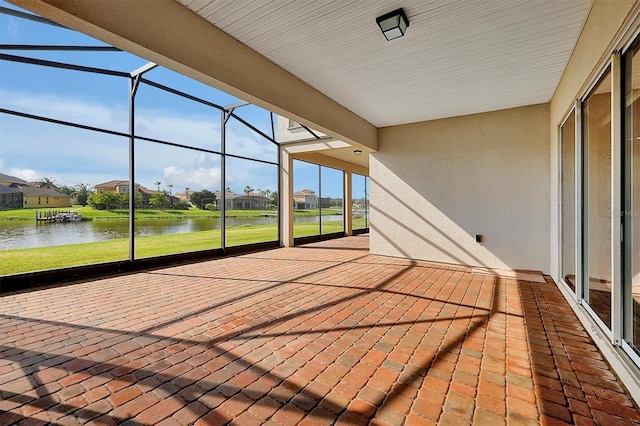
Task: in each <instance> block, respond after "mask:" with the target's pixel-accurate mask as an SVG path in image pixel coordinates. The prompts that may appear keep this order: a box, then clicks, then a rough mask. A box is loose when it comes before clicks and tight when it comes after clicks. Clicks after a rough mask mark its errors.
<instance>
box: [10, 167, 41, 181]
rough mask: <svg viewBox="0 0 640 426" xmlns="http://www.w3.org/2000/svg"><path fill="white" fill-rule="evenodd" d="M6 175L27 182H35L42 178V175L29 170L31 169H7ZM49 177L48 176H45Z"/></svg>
mask: <svg viewBox="0 0 640 426" xmlns="http://www.w3.org/2000/svg"><path fill="white" fill-rule="evenodd" d="M7 174H8V175H9V176H15V177H17V178H20V179H24V180H26V181H27V182H35V181H36V180H38V179H40V178H41V177H42V175H41V174H40V173H38V172H36V171H35V170H31V169H14V168H12V169H9V170H8V172H7ZM47 177H49V176H47Z"/></svg>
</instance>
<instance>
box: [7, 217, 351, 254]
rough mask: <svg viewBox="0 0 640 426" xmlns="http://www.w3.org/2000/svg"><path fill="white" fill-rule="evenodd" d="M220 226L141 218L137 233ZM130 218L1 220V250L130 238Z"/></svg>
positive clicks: (209, 221)
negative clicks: (37, 221) (59, 220)
mask: <svg viewBox="0 0 640 426" xmlns="http://www.w3.org/2000/svg"><path fill="white" fill-rule="evenodd" d="M325 220H336V221H337V220H342V216H340V215H332V216H324V217H323V221H325ZM277 221H278V218H277V217H243V218H235V217H228V218H227V219H226V222H227V227H228V228H230V227H235V226H242V225H245V226H246V225H270V224H275V223H277ZM295 221H296V222H317V221H318V217H317V216H311V217H298V218H295ZM213 229H220V219H219V218H214V217H196V218H184V219H137V220H136V236H138V237H148V236H152V235H166V234H182V233H189V232H198V231H209V230H213ZM128 236H129V221H128V220H127V219H122V220H119V219H108V220H93V221H84V222H72V223H71V222H68V223H64V222H63V223H39V224H36V223H33V222H27V221H3V222H1V223H0V250H11V249H23V248H35V247H48V246H61V245H67V244H80V243H90V242H97V241H105V240H112V239H117V238H127V237H128Z"/></svg>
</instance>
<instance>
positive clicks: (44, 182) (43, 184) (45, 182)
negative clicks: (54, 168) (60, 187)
mask: <svg viewBox="0 0 640 426" xmlns="http://www.w3.org/2000/svg"><path fill="white" fill-rule="evenodd" d="M54 181H55V179H54V178H48V177H43V178H41V179H39V180H37V181H36V185H37V186H38V187H39V188H51V187H52V186H55V185H54V184H53V182H54Z"/></svg>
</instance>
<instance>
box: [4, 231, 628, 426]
mask: <svg viewBox="0 0 640 426" xmlns="http://www.w3.org/2000/svg"><path fill="white" fill-rule="evenodd" d="M368 242H369V241H368V237H367V236H356V237H349V238H343V239H339V240H332V241H327V242H322V243H315V244H310V245H307V246H304V247H297V248H286V249H277V250H271V251H264V252H258V253H252V254H247V255H240V256H234V257H229V258H224V259H217V260H211V261H206V262H200V263H193V264H185V265H179V266H168V267H165V268H159V269H154V270H148V271H143V272H138V273H132V274H127V275H119V276H112V277H101V278H96V279H86V280H83V281H80V282H78V283H75V284H73V285H65V286H50V287H44V288H40V289H38V290H33V291H24V292H16V293H8V294H4V295H2V297H0V398H1V399H0V413H2V414H0V424H2V425H9V424H14V423H15V424H38V423H43V424H44V423H48V422H54V423H57V424H78V423H87V422H91V423H93V424H114V423H122V422H127V421H128V422H129V424H162V425H185V424H237V425H253V424H274V425H275V424H280V425H293V424H309V425H314V424H334V423H336V424H344V425H351V424H368V423H371V424H391V425H401V424H409V425H412V424H416V425H422V424H425V425H426V424H441V425H446V424H454V425H460V424H467V423H474V424H478V425H482V424H490V425H492V426H495V425H499V424H505V423H508V424H517V425H526V424H539V423H547V424H563V423H564V422H566V423H570V424H571V423H575V424H585V425H587V424H607V425H615V424H640V412H639V411H638V409H637V407H635V406H634V404H633V402H632V399H631V398H630V396H629V394H628V393H627V392H626V391H625V390H624V388H623V387H622V385H621V383H620V382H619V381H618V380H617V378H616V376H615V375H614V374H613V373H612V370H611V369H610V368H609V367H608V365H607V364H606V362H605V361H603V358H602V356H601V355H600V353H599V352H598V350H597V349H596V347H595V345H594V344H593V342H592V341H591V339H590V338H589V337H588V335H587V334H586V332H585V331H584V329H583V327H582V326H581V324H580V323H579V322H578V320H577V318H576V317H575V315H574V314H573V312H572V311H571V308H570V307H569V305H568V304H567V303H566V302H565V301H564V299H563V297H562V295H561V294H560V292H559V290H558V289H557V288H556V287H555V285H554V284H553V282H551V280H550V279H547V282H546V283H535V282H527V281H517V280H515V279H507V278H501V277H496V276H489V275H479V274H474V273H472V270H471V269H469V268H465V267H457V266H449V265H442V264H433V263H428V262H412V261H408V260H401V259H393V258H386V257H379V256H373V255H370V254H369V253H368Z"/></svg>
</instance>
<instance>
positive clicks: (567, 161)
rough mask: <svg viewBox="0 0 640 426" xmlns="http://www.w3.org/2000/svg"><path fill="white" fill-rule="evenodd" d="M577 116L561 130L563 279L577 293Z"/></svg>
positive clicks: (569, 120) (573, 116)
mask: <svg viewBox="0 0 640 426" xmlns="http://www.w3.org/2000/svg"><path fill="white" fill-rule="evenodd" d="M575 131H576V115H575V112H571V115H570V116H569V117H568V118H567V120H566V121H565V122H564V123H563V124H562V126H561V128H560V143H561V147H562V148H561V149H562V151H561V155H562V159H561V161H562V163H561V164H562V278H563V279H564V282H565V284H567V285H568V286H569V287H570V288H571V291H573V293H575V292H576V256H575V254H576V239H575V236H576V192H575V183H576V142H575V141H576V139H575Z"/></svg>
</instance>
